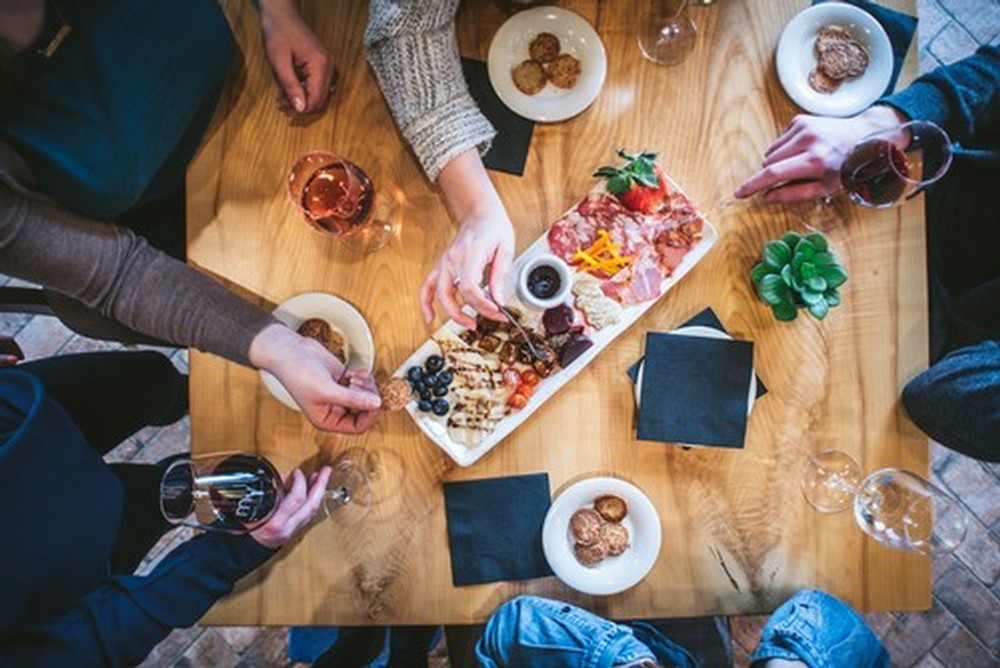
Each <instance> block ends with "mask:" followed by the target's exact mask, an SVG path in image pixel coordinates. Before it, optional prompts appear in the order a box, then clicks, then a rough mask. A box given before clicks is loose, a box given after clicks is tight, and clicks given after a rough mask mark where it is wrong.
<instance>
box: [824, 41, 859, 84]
mask: <svg viewBox="0 0 1000 668" xmlns="http://www.w3.org/2000/svg"><path fill="white" fill-rule="evenodd" d="M851 51H852V50H851V48H850V47H849V46H847V44H846V43H844V42H836V43H833V44H830V46H828V47H826V48H825V49H823V53H821V54H820V57H819V69H820V70H822V72H823V74H825V75H826V76H828V77H830V78H831V79H838V80H839V79H843V78H844V77H846V76H847V73H848V72H849V71H850V70H851V62H852V56H851Z"/></svg>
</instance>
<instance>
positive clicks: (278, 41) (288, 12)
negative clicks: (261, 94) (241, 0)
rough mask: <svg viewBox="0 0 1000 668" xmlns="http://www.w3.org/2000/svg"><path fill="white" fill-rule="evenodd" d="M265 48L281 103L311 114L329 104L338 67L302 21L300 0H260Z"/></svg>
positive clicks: (281, 105) (286, 106)
mask: <svg viewBox="0 0 1000 668" xmlns="http://www.w3.org/2000/svg"><path fill="white" fill-rule="evenodd" d="M256 5H257V10H258V11H259V12H260V28H261V32H262V33H263V35H264V51H265V53H266V54H267V60H268V62H269V63H270V65H271V72H272V73H273V74H274V78H275V80H276V81H277V83H278V87H279V89H280V91H281V92H280V93H279V95H278V98H279V106H280V107H281V108H282V110H284V111H285V112H286V113H289V114H292V113H296V114H307V113H311V112H314V111H319V110H320V109H322V108H323V105H324V104H326V100H327V97H328V96H329V93H330V90H331V83H334V82H335V81H336V73H337V68H336V67H334V65H333V59H332V58H331V57H330V53H329V52H328V51H327V50H326V47H324V46H323V44H322V43H321V42H320V41H319V39H318V38H317V37H316V34H315V33H314V32H313V31H312V30H311V29H310V28H309V26H307V25H306V23H305V21H303V20H302V15H301V14H300V13H299V8H298V4H297V3H296V0H258V1H257V2H256Z"/></svg>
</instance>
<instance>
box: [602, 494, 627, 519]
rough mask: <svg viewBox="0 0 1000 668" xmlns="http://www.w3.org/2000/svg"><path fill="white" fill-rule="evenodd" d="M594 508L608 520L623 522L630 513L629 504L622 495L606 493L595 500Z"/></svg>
mask: <svg viewBox="0 0 1000 668" xmlns="http://www.w3.org/2000/svg"><path fill="white" fill-rule="evenodd" d="M594 510H596V511H597V514H598V515H600V516H601V517H603V518H604V519H605V520H607V521H608V522H621V521H622V520H623V519H625V516H626V515H628V504H626V503H625V499H623V498H622V497H620V496H615V495H614V494H605V495H604V496H599V497H597V499H596V500H595V501H594Z"/></svg>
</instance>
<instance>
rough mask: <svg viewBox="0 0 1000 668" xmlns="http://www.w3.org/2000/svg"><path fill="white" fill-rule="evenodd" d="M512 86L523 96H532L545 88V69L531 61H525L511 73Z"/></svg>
mask: <svg viewBox="0 0 1000 668" xmlns="http://www.w3.org/2000/svg"><path fill="white" fill-rule="evenodd" d="M510 74H511V76H512V77H514V85H515V86H517V89H518V90H519V91H521V92H522V93H524V94H525V95H534V94H535V93H537V92H538V91H540V90H542V89H543V88H545V68H544V67H542V66H541V65H540V64H538V63H536V62H535V61H533V60H526V61H524V62H523V63H521V64H520V65H518V66H517V67H515V68H514V69H513V70H512V71H511V73H510Z"/></svg>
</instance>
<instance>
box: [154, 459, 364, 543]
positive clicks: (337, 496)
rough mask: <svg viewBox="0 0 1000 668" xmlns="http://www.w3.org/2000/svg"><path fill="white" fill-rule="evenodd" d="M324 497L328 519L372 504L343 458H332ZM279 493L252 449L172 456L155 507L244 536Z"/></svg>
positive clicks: (175, 520)
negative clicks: (173, 459) (330, 471)
mask: <svg viewBox="0 0 1000 668" xmlns="http://www.w3.org/2000/svg"><path fill="white" fill-rule="evenodd" d="M332 468H333V473H332V474H331V476H330V482H329V484H328V486H327V491H326V494H325V497H324V504H323V507H324V510H325V512H326V515H327V516H328V517H337V516H338V515H339V514H340V512H341V509H344V510H343V511H342V512H343V514H345V515H350V517H349V518H348V519H349V520H350V521H352V522H353V521H356V520H357V519H359V518H360V517H361V516H362V515H363V514H364V513H365V512H366V511H367V510H368V508H369V507H370V506H371V505H372V498H373V497H372V488H371V481H370V479H369V478H368V476H367V474H365V472H364V471H363V470H362V469H361V468H360V467H359V466H358V465H357V464H356V463H354V462H353V461H351V460H349V459H347V458H343V457H342V458H340V459H338V460H335V461H334V463H333V464H332ZM283 496H284V485H283V484H282V481H281V476H280V475H279V473H278V470H277V469H276V468H275V467H274V465H273V464H271V462H269V461H268V460H267V459H266V458H265V457H262V456H261V455H258V454H254V453H245V452H224V453H214V454H206V455H194V456H191V457H185V458H182V459H178V460H177V461H175V462H173V463H171V464H170V466H169V467H167V470H166V471H164V473H163V477H162V479H161V480H160V510H161V512H162V513H163V516H164V517H165V518H166V519H167V521H168V522H170V523H171V524H174V525H183V526H189V527H194V528H197V529H205V530H208V531H220V532H223V533H229V534H236V535H239V534H246V533H249V532H251V531H253V530H255V529H257V528H259V527H260V526H262V525H264V524H266V523H267V521H268V520H269V519H271V517H272V516H273V515H274V511H275V510H276V509H277V507H278V505H279V504H280V503H281V499H282V498H283Z"/></svg>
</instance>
